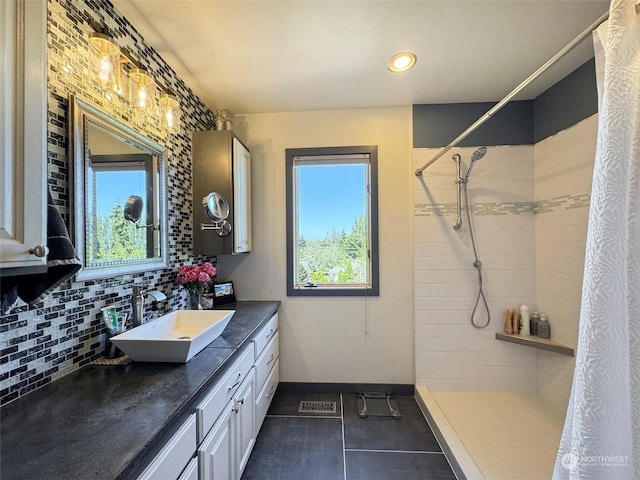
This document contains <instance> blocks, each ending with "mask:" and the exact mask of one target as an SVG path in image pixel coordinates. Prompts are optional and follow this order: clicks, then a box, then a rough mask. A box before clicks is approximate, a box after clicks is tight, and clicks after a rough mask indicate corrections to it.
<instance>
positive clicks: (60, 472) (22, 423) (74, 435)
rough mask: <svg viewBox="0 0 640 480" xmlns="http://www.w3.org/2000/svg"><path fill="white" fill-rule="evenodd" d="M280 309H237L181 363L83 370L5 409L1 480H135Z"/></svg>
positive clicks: (251, 305)
mask: <svg viewBox="0 0 640 480" xmlns="http://www.w3.org/2000/svg"><path fill="white" fill-rule="evenodd" d="M279 306H280V302H277V301H273V302H269V301H264V302H263V301H256V302H238V303H236V304H235V305H225V306H224V309H225V310H226V309H228V310H236V313H235V315H234V316H233V318H232V319H231V321H230V322H229V324H228V325H227V328H226V329H225V330H224V332H223V333H222V335H221V336H220V337H218V338H217V339H216V340H214V341H213V342H212V343H211V344H210V345H209V346H207V347H206V348H205V349H203V350H202V351H201V352H200V353H199V354H197V355H196V356H194V357H193V358H192V359H191V360H190V361H189V362H187V363H184V364H171V363H135V362H133V363H132V364H130V365H127V366H120V367H101V366H86V367H84V368H81V369H80V370H78V371H76V372H73V373H71V374H69V375H67V376H65V377H62V378H61V379H59V380H57V381H54V382H52V383H50V384H48V385H46V386H44V387H42V388H40V389H38V390H36V391H34V392H32V393H30V394H28V395H26V396H24V397H21V398H18V399H17V400H15V401H13V402H11V403H9V404H8V405H6V406H5V407H3V408H2V413H1V419H2V420H1V422H0V478H2V480H10V479H25V480H35V479H38V480H41V479H65V480H66V479H71V478H73V479H89V478H90V479H96V480H99V479H109V480H112V479H115V478H136V477H137V476H138V475H139V474H140V473H142V470H143V469H144V467H145V466H146V465H147V464H148V462H149V461H151V459H153V457H154V455H155V454H156V453H157V452H158V451H159V450H160V448H161V447H162V446H163V445H164V443H165V442H166V440H167V439H168V438H169V437H170V436H171V435H172V434H173V432H174V431H175V428H177V427H178V426H179V425H180V424H181V423H182V422H183V421H184V419H185V418H186V417H187V416H188V415H189V414H191V413H193V412H194V411H195V407H196V405H197V404H198V402H199V401H200V400H201V399H202V398H203V397H204V395H205V394H206V393H207V391H208V389H209V387H210V386H211V385H213V383H215V381H216V380H217V379H218V378H219V377H220V375H222V373H223V371H224V369H225V367H226V366H228V365H229V364H230V362H229V360H231V359H233V358H235V356H236V354H237V352H238V351H239V350H240V349H241V348H242V346H243V345H244V344H245V343H246V342H247V341H248V340H249V339H250V338H251V336H252V335H253V333H254V332H255V331H256V329H257V328H258V327H259V326H260V325H261V324H262V323H263V322H264V321H266V320H268V319H269V318H271V316H272V315H273V314H274V313H275V312H276V311H277V310H278V308H279Z"/></svg>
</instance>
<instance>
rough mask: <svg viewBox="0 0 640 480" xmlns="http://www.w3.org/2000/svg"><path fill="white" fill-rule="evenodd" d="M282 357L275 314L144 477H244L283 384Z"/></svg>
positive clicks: (226, 479) (185, 479)
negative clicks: (272, 402) (272, 405)
mask: <svg viewBox="0 0 640 480" xmlns="http://www.w3.org/2000/svg"><path fill="white" fill-rule="evenodd" d="M278 357H279V343H278V314H277V313H275V314H274V315H273V316H272V317H271V318H270V319H269V320H268V321H267V322H266V323H265V324H264V325H263V326H262V327H261V328H260V329H259V330H258V332H257V333H256V334H255V335H254V336H253V339H252V341H250V342H247V343H246V344H245V345H244V346H243V347H242V350H241V351H240V353H239V355H238V356H237V358H236V359H235V360H234V361H233V363H232V364H231V367H229V368H228V369H227V370H226V371H225V373H224V375H223V376H222V377H221V378H220V380H218V381H217V382H216V383H215V384H214V385H213V386H212V387H211V388H210V389H209V391H208V392H207V393H206V395H205V396H204V398H203V399H202V401H201V402H200V403H199V404H198V406H197V407H196V411H195V413H194V414H192V415H190V416H189V418H188V419H187V420H186V421H185V422H184V423H183V425H182V426H181V427H180V428H179V429H178V431H177V432H176V433H175V434H174V435H173V436H172V437H171V439H170V440H169V442H167V444H166V445H165V446H164V447H163V448H162V450H161V451H160V453H159V454H158V455H157V456H156V457H155V458H154V460H153V461H152V462H151V463H150V464H149V466H148V467H147V468H146V469H145V471H144V472H143V473H142V475H141V476H140V477H138V480H147V479H153V480H164V479H167V480H173V479H176V478H177V479H178V480H196V479H197V480H239V479H240V477H241V476H242V472H243V471H244V469H245V467H246V465H247V462H248V461H249V457H250V455H251V451H252V450H253V446H254V445H255V441H256V437H257V435H258V432H259V430H260V427H261V426H262V422H263V420H264V418H265V415H266V413H267V409H268V408H269V404H270V403H271V400H272V399H273V395H274V393H275V390H276V388H277V386H278V381H279V361H278ZM194 455H195V456H196V458H193V457H194ZM194 469H195V470H194Z"/></svg>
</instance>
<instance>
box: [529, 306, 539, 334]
mask: <svg viewBox="0 0 640 480" xmlns="http://www.w3.org/2000/svg"><path fill="white" fill-rule="evenodd" d="M539 320H540V314H539V313H538V312H537V311H536V310H534V311H533V312H532V313H531V321H530V327H529V333H530V334H531V335H538V321H539Z"/></svg>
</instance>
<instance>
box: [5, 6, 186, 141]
mask: <svg viewBox="0 0 640 480" xmlns="http://www.w3.org/2000/svg"><path fill="white" fill-rule="evenodd" d="M1 1H2V0H0V2H1ZM94 29H96V30H99V31H96V32H95V33H90V34H89V42H88V43H89V50H90V56H91V70H92V73H93V75H94V76H95V77H96V78H97V79H98V81H99V82H100V85H101V86H102V88H103V90H104V92H103V94H104V96H105V97H106V98H107V99H109V100H110V99H111V98H112V94H113V93H117V94H118V95H120V96H125V97H127V99H128V101H129V104H130V105H131V106H132V107H134V108H140V109H147V110H151V111H152V112H154V113H156V114H157V113H159V114H160V119H159V120H160V124H161V126H162V127H163V128H164V129H165V130H166V131H167V132H171V133H177V132H179V131H180V116H181V112H180V101H179V100H178V97H176V95H174V94H172V93H170V92H169V91H168V90H167V89H166V88H164V87H162V85H159V84H157V83H156V81H155V80H154V78H153V77H152V76H151V75H150V74H149V72H148V71H147V70H145V69H143V68H140V65H139V64H138V63H137V62H135V61H134V60H132V58H131V55H130V54H129V53H128V52H127V51H126V50H121V49H120V48H118V46H117V45H116V44H115V42H114V40H113V38H112V37H111V36H109V35H107V34H105V33H103V32H104V30H103V29H102V27H100V26H99V25H94ZM123 80H127V81H128V89H127V88H126V83H125V87H124V88H123V86H122V81H123ZM123 90H128V92H127V93H128V95H127V94H126V93H124V92H123ZM158 90H160V95H159V96H158ZM158 106H159V107H160V111H159V112H157V107H158Z"/></svg>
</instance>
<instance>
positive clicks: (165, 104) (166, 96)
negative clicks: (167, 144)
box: [160, 93, 180, 133]
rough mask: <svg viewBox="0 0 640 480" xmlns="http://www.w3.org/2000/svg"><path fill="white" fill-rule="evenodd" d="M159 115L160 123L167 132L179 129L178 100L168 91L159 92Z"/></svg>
mask: <svg viewBox="0 0 640 480" xmlns="http://www.w3.org/2000/svg"><path fill="white" fill-rule="evenodd" d="M160 115H161V121H162V125H163V126H164V127H165V129H166V130H167V131H169V132H174V133H175V132H178V131H179V130H180V102H178V98H177V97H176V96H175V95H172V94H170V93H161V94H160Z"/></svg>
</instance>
